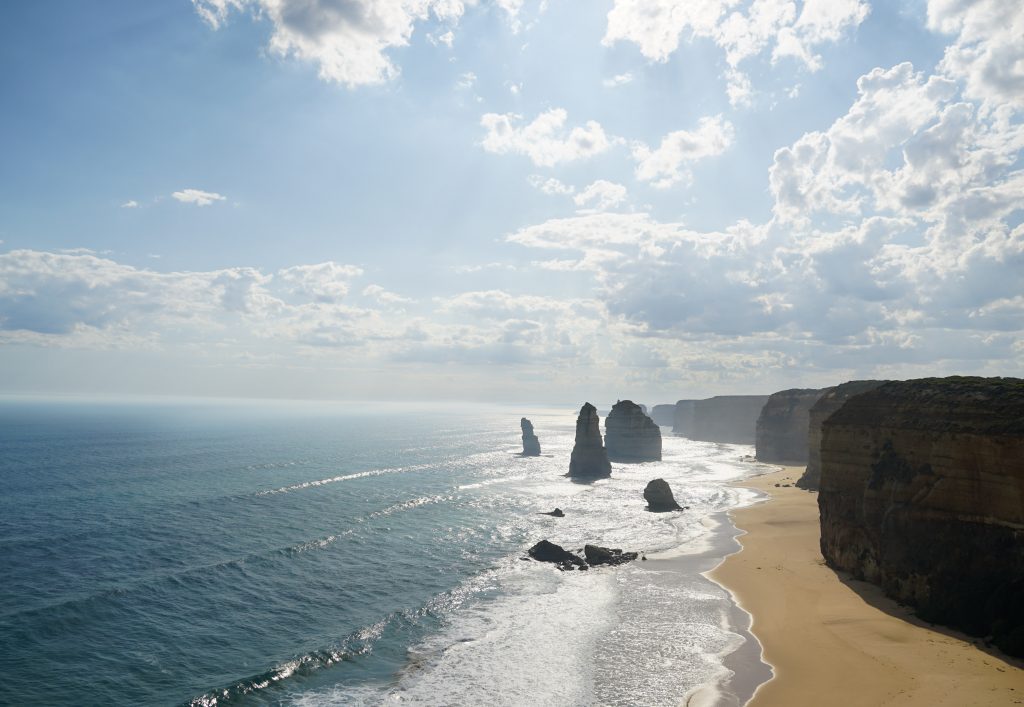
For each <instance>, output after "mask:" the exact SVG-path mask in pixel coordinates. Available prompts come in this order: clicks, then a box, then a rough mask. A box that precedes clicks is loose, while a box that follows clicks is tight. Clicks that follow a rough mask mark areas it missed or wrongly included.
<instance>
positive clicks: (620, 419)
mask: <svg viewBox="0 0 1024 707" xmlns="http://www.w3.org/2000/svg"><path fill="white" fill-rule="evenodd" d="M604 426H605V431H606V435H605V447H606V449H607V450H608V458H609V459H614V460H615V461H622V462H646V461H661V430H660V429H659V428H658V426H657V425H656V424H654V420H652V419H651V418H649V417H648V416H647V414H646V413H645V412H644V410H643V408H642V407H641V406H640V405H637V404H636V403H634V402H633V401H632V400H620V401H618V402H617V403H615V405H614V406H613V407H612V411H611V413H609V415H608V419H606V420H605V422H604Z"/></svg>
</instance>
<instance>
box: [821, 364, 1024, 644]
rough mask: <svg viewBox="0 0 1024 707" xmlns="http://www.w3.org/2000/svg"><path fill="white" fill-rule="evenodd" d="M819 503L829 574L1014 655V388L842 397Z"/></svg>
mask: <svg viewBox="0 0 1024 707" xmlns="http://www.w3.org/2000/svg"><path fill="white" fill-rule="evenodd" d="M818 507H819V509H820V511H821V553H822V555H823V556H824V557H825V560H826V562H828V564H829V565H830V566H831V567H834V568H837V569H841V570H845V571H847V572H850V573H851V574H852V575H853V576H854V577H856V578H858V579H864V580H867V581H869V582H872V583H875V584H878V585H880V586H881V587H882V589H883V590H884V591H885V593H886V594H888V595H889V596H891V597H893V598H895V599H897V600H899V601H901V602H904V603H906V604H909V605H911V606H913V607H915V608H916V609H917V612H918V614H919V615H920V616H921V617H922V618H923V619H925V620H927V621H932V622H935V623H942V624H946V625H949V626H953V627H955V628H958V629H961V630H963V631H965V632H967V633H969V634H972V635H977V636H991V637H992V640H993V642H994V643H995V644H996V645H997V646H999V647H1000V648H1002V649H1003V650H1004V651H1006V652H1007V653H1009V654H1011V655H1018V656H1024V603H1022V602H1021V597H1024V380H1021V379H1019V378H962V377H953V378H925V379H921V380H911V381H899V382H889V383H884V384H883V385H881V386H879V387H877V388H875V389H874V390H870V391H867V392H864V393H861V394H859V395H855V396H852V397H850V398H849V399H848V400H847V401H846V402H845V403H844V404H843V406H842V407H841V408H840V409H839V410H837V411H836V412H834V413H833V414H832V415H831V416H830V417H829V418H828V419H827V420H826V421H825V423H824V425H823V426H822V438H821V489H820V492H819V494H818Z"/></svg>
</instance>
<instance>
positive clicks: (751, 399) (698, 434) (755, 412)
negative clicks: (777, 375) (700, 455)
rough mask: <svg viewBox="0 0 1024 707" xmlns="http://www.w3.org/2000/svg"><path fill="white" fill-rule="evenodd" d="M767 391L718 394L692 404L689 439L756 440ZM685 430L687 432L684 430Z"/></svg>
mask: <svg viewBox="0 0 1024 707" xmlns="http://www.w3.org/2000/svg"><path fill="white" fill-rule="evenodd" d="M766 402H768V396H767V395H719V396H716V397H714V398H708V399H707V400H698V401H696V402H695V403H694V405H693V422H692V423H691V429H690V433H689V434H687V435H686V436H687V437H689V438H690V439H696V440H701V441H704V442H731V443H733V444H753V443H754V440H755V438H756V428H757V418H758V416H759V415H760V414H761V408H762V407H764V404H765V403H766ZM684 434H685V433H684Z"/></svg>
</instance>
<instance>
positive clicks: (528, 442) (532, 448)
mask: <svg viewBox="0 0 1024 707" xmlns="http://www.w3.org/2000/svg"><path fill="white" fill-rule="evenodd" d="M519 426H520V427H522V428H523V456H524V457H539V456H540V440H539V439H537V435H535V434H534V433H533V423H532V422H530V421H529V420H527V419H526V418H525V417H524V418H522V419H521V420H519Z"/></svg>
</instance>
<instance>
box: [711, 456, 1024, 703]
mask: <svg viewBox="0 0 1024 707" xmlns="http://www.w3.org/2000/svg"><path fill="white" fill-rule="evenodd" d="M802 471H803V469H802V468H799V467H785V468H783V470H782V471H779V472H776V473H772V474H768V475H765V476H761V477H757V478H755V479H751V480H748V481H745V482H744V483H743V485H744V486H748V487H751V488H756V489H758V490H761V491H764V492H766V493H768V494H770V496H771V498H770V499H769V500H768V501H766V502H763V503H759V504H756V505H754V506H751V507H748V508H743V509H740V510H738V511H735V512H733V513H732V516H733V519H734V521H735V523H736V525H737V526H738V527H739V528H740V529H742V530H744V531H746V534H745V535H743V536H741V537H740V538H739V541H740V543H741V544H742V546H743V550H742V551H741V552H739V553H737V554H734V555H731V556H730V557H728V558H727V559H726V560H725V562H723V563H722V564H721V565H720V566H719V567H717V568H716V569H714V570H713V571H712V572H710V573H708V576H709V577H710V578H711V579H713V580H715V581H717V582H719V583H720V584H722V585H723V586H725V587H726V588H728V589H729V590H730V591H731V592H732V593H733V595H734V596H735V598H736V600H737V602H738V603H739V604H740V606H741V607H743V608H744V609H746V610H747V611H748V612H750V614H751V615H752V616H753V627H752V630H753V633H754V634H755V635H756V636H757V637H758V639H759V640H760V641H761V644H762V645H763V647H764V659H765V660H766V661H767V662H768V663H770V664H771V665H772V666H773V667H774V670H775V678H774V679H772V680H771V681H769V682H767V683H765V684H764V685H762V686H761V687H760V689H758V691H757V693H756V694H755V696H754V699H753V700H752V701H751V703H750V704H751V705H752V706H753V707H775V706H777V705H786V706H788V707H800V706H801V705H808V706H811V705H813V706H815V707H817V706H818V705H822V704H833V705H843V706H848V707H852V706H856V705H865V706H867V705H871V706H874V707H877V706H878V705H931V706H934V705H949V707H954V706H955V707H965V706H968V705H1013V704H1024V663H1022V662H1021V661H1018V660H1014V659H1010V658H1007V657H1005V656H1003V655H1001V654H1000V653H998V652H996V651H994V650H990V649H987V648H985V647H984V646H983V645H982V644H981V642H980V641H977V642H976V639H972V638H970V637H968V636H965V635H963V634H961V633H958V632H956V631H951V630H949V629H946V628H943V627H941V626H930V625H928V624H926V623H924V622H922V621H920V620H918V619H917V618H916V617H914V616H913V615H912V614H911V613H910V611H909V610H908V609H905V608H903V607H900V606H898V605H897V604H896V602H894V601H892V600H891V599H888V598H886V597H885V596H884V595H883V594H882V593H881V591H880V590H879V589H878V588H877V587H874V586H872V585H870V584H867V583H864V582H857V581H853V580H850V579H849V578H848V577H846V576H840V575H837V574H836V573H835V572H833V571H832V570H831V569H829V568H828V567H827V566H826V565H825V563H824V560H823V559H822V557H821V553H820V551H819V549H818V537H819V527H818V506H817V495H816V494H814V493H810V492H807V491H803V490H801V489H798V488H795V487H785V486H783V485H784V484H792V483H793V482H794V481H795V480H796V479H798V478H799V476H800V474H801V473H802Z"/></svg>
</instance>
